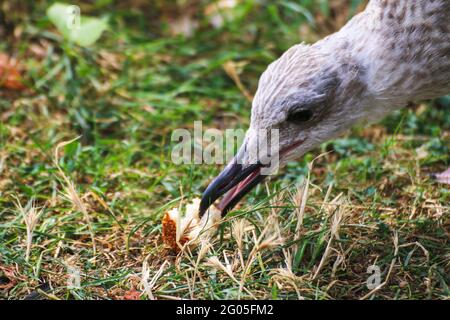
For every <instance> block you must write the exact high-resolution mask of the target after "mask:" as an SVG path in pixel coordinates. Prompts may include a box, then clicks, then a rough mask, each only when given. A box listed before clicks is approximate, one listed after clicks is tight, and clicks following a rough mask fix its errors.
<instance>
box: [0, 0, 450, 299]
mask: <svg viewBox="0 0 450 320" xmlns="http://www.w3.org/2000/svg"><path fill="white" fill-rule="evenodd" d="M366 3H367V1H363V0H329V1H328V0H291V1H289V0H271V1H269V0H217V1H214V0H210V1H202V0H178V1H176V0H171V1H162V0H154V1H144V0H123V1H113V0H96V1H94V0H92V1H72V2H70V3H69V2H67V3H65V4H61V3H59V4H58V3H56V2H55V1H46V0H38V1H31V0H30V1H24V0H2V1H1V2H0V118H1V121H0V225H1V227H0V285H3V286H6V288H7V289H3V290H2V289H1V288H0V297H3V298H6V297H7V298H14V297H15V298H17V297H19V298H20V297H24V296H25V295H27V294H30V293H31V292H33V290H34V289H35V288H45V289H46V290H50V289H49V288H50V287H49V286H48V284H51V285H52V287H53V288H54V290H53V289H52V290H53V291H51V292H52V294H54V295H56V296H58V297H62V298H68V297H71V298H97V297H103V298H105V297H107V298H124V297H126V294H127V292H128V293H129V291H127V290H131V289H130V288H134V287H133V286H134V285H136V282H135V281H134V280H133V279H134V278H133V277H131V278H130V277H129V275H130V274H134V273H138V272H139V270H140V268H141V266H142V261H143V258H144V257H152V259H153V260H152V262H151V263H150V267H151V268H153V269H155V270H158V268H159V266H160V265H161V263H162V260H161V257H162V256H164V255H162V254H161V252H163V249H162V245H161V241H160V231H161V230H160V219H161V216H162V214H163V212H164V211H165V210H166V209H167V208H168V207H170V206H173V205H175V204H177V203H178V202H179V200H180V199H181V198H182V197H185V198H192V197H194V196H199V195H200V194H201V192H202V191H203V189H204V187H205V186H206V185H207V184H208V183H209V182H210V180H211V179H212V178H213V177H214V176H215V175H216V174H217V173H218V172H219V170H220V169H221V167H220V166H217V165H201V166H199V165H183V166H176V165H174V164H173V163H172V162H171V160H170V152H171V148H172V143H171V141H170V135H171V133H172V131H173V130H174V129H178V128H187V129H193V124H194V121H198V120H201V121H203V126H204V128H203V129H207V128H217V129H220V130H224V129H227V128H242V129H247V128H248V124H249V117H250V107H251V99H252V95H253V94H254V92H255V90H256V88H257V83H258V79H259V76H260V75H261V73H262V72H263V71H264V70H265V68H266V67H267V65H268V64H269V63H270V62H272V61H273V60H275V59H276V58H277V57H279V56H280V55H281V54H282V53H283V52H284V51H285V50H286V49H287V48H289V47H290V46H292V45H294V44H296V43H299V42H306V43H312V42H315V41H317V40H318V39H321V38H322V37H324V36H326V35H328V34H330V33H332V32H335V31H337V30H339V28H340V27H342V26H343V25H344V24H345V23H346V22H347V21H348V20H349V19H350V18H351V17H352V16H353V15H355V14H357V13H358V12H360V11H361V10H363V9H364V7H365V5H366ZM70 4H71V5H77V6H79V7H80V10H81V20H80V26H81V30H82V31H83V32H81V33H80V34H78V35H77V34H73V33H71V32H70V30H69V29H68V27H67V24H66V20H67V19H66V18H67V11H66V8H67V5H70ZM449 106H450V99H449V98H448V97H443V98H441V99H437V100H435V101H428V102H423V103H418V104H416V105H413V106H411V107H409V108H406V109H404V110H401V111H399V112H396V113H394V114H392V115H391V116H389V117H388V118H387V119H385V120H384V121H383V122H382V123H380V124H376V125H372V126H370V127H358V128H354V129H352V131H351V132H349V133H348V134H347V135H345V136H344V137H342V138H339V139H336V140H334V141H330V142H327V143H325V144H324V145H323V146H321V147H320V148H318V150H314V152H312V153H310V154H307V155H306V156H305V157H304V158H303V159H302V160H300V161H299V162H295V163H292V164H290V165H289V166H288V167H287V168H285V169H284V170H283V171H282V172H281V175H280V176H279V177H278V179H274V181H273V182H272V183H271V184H269V185H267V186H263V185H261V186H260V187H258V188H257V189H256V190H255V191H254V192H252V194H250V195H249V196H248V197H247V198H246V199H245V200H244V201H243V203H242V207H240V208H244V209H248V210H247V211H239V212H240V213H239V214H240V217H243V219H244V218H245V219H248V220H249V221H251V223H252V225H254V226H255V228H256V233H257V234H259V232H260V229H259V228H263V227H264V225H267V223H266V222H267V221H266V218H267V216H268V214H269V212H271V211H270V210H269V208H270V203H269V201H270V199H269V198H268V197H267V192H268V191H269V190H270V192H274V193H277V192H279V191H280V190H284V189H285V188H289V187H292V186H294V189H295V188H296V187H297V186H299V185H302V183H304V181H305V179H306V177H307V176H308V170H307V163H308V162H309V161H311V160H312V159H313V158H314V157H315V156H317V155H318V154H319V153H321V152H325V151H333V152H331V153H329V154H327V155H326V156H324V157H322V158H320V159H318V160H317V161H316V162H315V165H314V168H313V171H312V172H311V177H310V182H311V190H312V191H311V194H310V196H309V200H308V206H307V209H306V215H307V218H306V219H305V222H304V224H305V231H304V232H305V234H304V235H305V237H303V238H302V240H301V241H302V242H299V243H298V245H299V248H301V250H300V249H299V251H297V255H296V260H295V263H293V266H292V268H293V269H292V270H293V271H292V272H294V273H295V275H298V276H299V277H303V276H305V277H309V275H310V274H311V272H315V271H314V268H315V266H316V265H318V264H319V262H320V259H321V257H322V253H323V252H324V250H325V246H326V241H325V240H326V239H327V238H326V237H327V235H328V233H327V232H328V225H327V223H328V220H327V219H328V218H327V217H328V216H326V215H325V216H324V213H323V211H322V203H323V201H324V200H323V198H324V195H325V193H326V191H327V190H328V188H331V187H330V186H332V188H331V189H330V190H331V191H330V199H333V198H334V197H335V196H338V195H340V194H343V195H345V197H346V199H347V200H346V201H348V204H349V205H348V208H349V209H348V210H350V217H351V218H349V219H350V220H351V222H348V227H347V228H344V231H343V235H341V237H342V241H341V242H340V243H339V245H340V246H341V247H340V248H341V251H339V252H341V253H342V254H341V256H346V255H347V254H348V256H346V259H348V260H346V261H347V263H348V266H349V267H348V268H347V267H346V266H345V264H344V265H340V264H339V263H340V262H339V263H337V262H336V265H335V266H333V265H332V264H330V265H327V264H326V265H325V266H324V269H323V272H322V273H321V274H320V276H319V277H318V279H319V280H317V281H316V282H311V281H309V280H308V281H307V282H305V283H303V282H302V281H303V280H298V279H297V278H295V276H293V277H294V278H295V279H297V280H298V281H300V282H297V285H298V286H300V287H301V288H303V289H304V291H302V294H303V295H305V296H307V297H310V298H355V297H360V296H362V295H363V294H364V290H365V289H364V288H363V287H361V285H360V284H361V283H364V282H365V280H366V267H367V265H368V264H369V263H371V262H373V261H377V263H379V264H380V266H381V267H382V269H383V270H385V269H387V268H388V267H389V265H390V263H391V257H392V255H393V254H394V253H393V252H394V251H393V250H394V249H393V247H392V230H393V229H394V228H400V227H401V230H402V232H400V235H399V237H400V242H401V243H410V242H411V243H415V242H416V241H419V242H420V243H421V245H423V247H424V248H426V250H428V251H426V250H425V251H426V252H427V254H426V255H423V254H420V252H421V250H417V251H415V252H416V253H414V251H412V253H411V251H407V250H406V248H405V249H401V250H400V256H401V257H403V258H405V261H406V262H405V263H404V264H403V265H402V267H401V270H398V272H396V274H395V276H393V277H394V280H393V284H392V285H388V286H386V287H385V288H383V290H380V293H379V294H380V295H381V297H383V298H425V297H427V298H442V297H445V296H446V297H447V298H448V286H447V285H446V280H445V266H446V262H445V261H446V258H445V250H446V248H448V244H447V241H448V238H447V236H446V234H447V235H448V229H447V228H448V218H447V219H446V218H445V217H446V216H447V217H448V212H449V207H448V204H449V202H450V192H449V190H448V188H445V187H444V186H443V185H438V184H435V183H434V182H433V181H431V180H430V179H429V174H430V173H433V172H441V171H443V170H444V169H445V168H446V167H447V166H448V165H449V158H448V155H449V154H450V152H449V147H450V111H449ZM76 137H80V138H79V139H78V140H76V141H73V142H72V143H70V144H65V145H62V146H61V148H59V149H58V150H56V151H57V152H56V155H55V149H56V147H57V146H58V144H59V143H61V142H63V141H69V140H72V139H74V138H76ZM196 143H201V142H198V141H196ZM68 181H69V182H70V183H69V182H68ZM80 199H81V200H80ZM291 200H292V197H290V196H288V197H287V198H285V200H284V202H283V204H282V205H280V206H279V207H278V208H279V209H277V210H279V213H280V217H285V218H282V219H281V220H280V221H281V222H282V224H283V225H282V229H283V234H284V235H286V238H288V239H289V237H290V235H291V233H290V232H291V231H292V232H294V231H295V229H296V226H295V221H296V217H295V210H294V209H293V208H295V203H294V206H293V205H292V203H291V202H290V201H291ZM19 203H20V204H21V205H22V209H23V208H26V207H27V204H28V205H29V206H30V207H33V206H35V207H45V210H44V213H43V215H42V217H41V218H40V220H38V221H37V222H36V232H35V237H34V240H33V243H36V244H39V245H33V247H32V249H31V251H30V252H29V253H28V254H27V253H26V249H27V246H26V241H25V239H26V235H27V233H26V228H27V226H26V224H25V222H24V220H23V219H22V215H21V214H20V212H22V211H23V210H22V209H20V206H19V205H18V204H19ZM30 203H31V204H30ZM80 203H81V206H80ZM257 205H260V207H259V208H260V209H258V210H259V211H258V213H257V214H256V213H254V212H253V211H255V210H253V209H252V208H254V206H257ZM261 206H262V208H263V209H261ZM249 207H250V209H249ZM21 210H22V211H21ZM252 210H253V211H252ZM292 215H294V216H292ZM361 225H367V226H368V227H367V228H365V229H357V227H354V228H355V229H352V228H353V227H350V226H361ZM229 227H230V223H229V222H226V223H224V224H223V228H222V229H221V238H220V239H221V240H220V243H219V244H218V245H217V246H216V247H215V249H216V250H218V251H217V252H219V256H220V254H221V253H222V250H224V251H225V250H231V251H232V250H235V248H236V244H235V243H234V242H233V240H229V241H227V242H222V240H223V235H224V234H227V232H228V231H227V230H229ZM361 230H362V231H361ZM446 230H447V231H446ZM302 232H303V231H302ZM94 238H95V239H96V240H95V241H91V240H93V239H94ZM90 239H91V240H90ZM350 240H351V241H350ZM299 241H300V240H299ZM95 244H97V246H95ZM292 245H295V246H296V245H297V244H296V243H295V244H292V243H288V244H286V246H285V247H284V248H283V250H284V249H286V248H290V246H292ZM324 245H325V246H324ZM125 248H126V252H124V250H125ZM414 248H415V247H414ZM409 249H411V247H408V250H409ZM414 250H415V249H414ZM249 251H251V247H250V249H249ZM269 251H270V252H269V253H268V254H265V253H261V254H262V255H261V259H262V260H263V261H264V262H265V263H267V264H266V267H267V268H268V269H267V270H265V269H264V270H262V269H261V270H259V271H257V272H256V271H255V272H254V273H251V272H249V274H252V276H249V277H248V279H247V281H249V282H250V284H249V286H251V288H253V289H254V290H255V291H252V292H254V294H255V295H256V296H257V297H259V298H268V297H272V298H277V297H281V298H292V297H294V298H297V297H298V296H297V293H296V291H295V290H296V289H295V290H294V289H293V288H292V287H289V285H286V286H285V287H284V289H283V288H282V286H281V287H276V288H275V287H273V286H272V285H273V282H272V278H271V277H272V276H269V274H268V273H269V271H270V270H271V268H277V267H278V266H279V264H280V263H281V262H280V261H283V258H280V259H281V260H280V259H278V257H279V255H281V249H280V248H276V249H273V250H269ZM344 251H345V253H344ZM336 252H337V251H336ZM418 252H419V253H418ZM428 252H429V254H430V255H428ZM413 253H414V255H413ZM334 254H335V252H333V253H332V254H331V255H332V256H333V255H334ZM336 255H337V256H339V254H336ZM74 256H76V259H77V261H78V262H77V263H78V266H80V268H82V270H84V271H83V272H85V277H86V278H85V280H86V283H85V285H84V287H83V289H82V290H67V288H66V287H65V278H64V277H61V276H60V274H61V272H62V271H61V270H64V269H65V267H66V264H65V263H66V261H67V259H69V258H70V259H72V258H73V257H74ZM430 256H431V258H430ZM25 257H27V258H25ZM111 257H113V258H111ZM93 259H94V260H95V259H96V260H95V261H96V262H95V263H94V262H93V261H94V260H93ZM266 259H267V260H266ZM339 259H340V258H339ZM71 261H72V260H71ZM333 261H334V260H333ZM336 261H338V258H336ZM339 261H341V262H342V261H343V260H339ZM183 263H184V262H183ZM408 263H409V264H408ZM171 268H172V267H171ZM180 268H181V269H182V267H180V266H179V265H178V266H177V267H176V268H175V267H173V268H172V269H170V271H168V274H167V275H165V276H164V277H163V278H162V280H161V288H162V289H161V290H162V291H161V292H162V293H161V294H162V295H173V296H176V297H183V298H185V297H192V296H195V297H199V298H205V297H208V298H230V297H231V298H234V297H236V295H235V291H233V290H234V289H233V286H235V284H234V283H233V281H230V280H229V279H225V278H223V279H222V278H220V277H219V276H218V278H215V276H214V277H213V276H211V278H208V277H209V273H208V272H209V271H205V274H204V276H205V277H206V278H205V279H207V281H209V283H208V285H210V286H211V288H209V287H208V288H209V289H208V288H207V289H205V290H203V289H200V290H199V291H196V292H195V294H193V293H192V292H190V291H189V288H187V287H186V286H185V283H186V281H185V278H184V274H183V273H180V272H181V271H180V270H181V269H180ZM346 268H347V269H346ZM153 269H152V270H153ZM200 270H203V269H202V268H200ZM205 270H209V269H207V268H206V269H205ZM266 271H267V272H266ZM252 272H253V271H252ZM270 272H271V271H270ZM253 275H254V277H253ZM294 278H293V279H294ZM283 279H284V278H283ZM299 279H300V278H299ZM302 279H306V278H302ZM308 279H309V278H308ZM297 280H295V281H297ZM335 280H337V281H335ZM2 281H3V282H2ZM83 281H84V280H83ZM280 281H281V280H280ZM170 283H176V284H177V285H178V287H176V288H168V287H169V285H168V284H170ZM331 283H332V284H331ZM9 284H12V285H11V286H9ZM329 284H330V286H329V287H328V285H329ZM400 284H401V286H400ZM8 286H9V287H8ZM274 288H275V289H274ZM277 288H278V289H277ZM296 288H297V287H296ZM253 289H252V290H253ZM303 289H302V290H303ZM138 296H139V295H138Z"/></svg>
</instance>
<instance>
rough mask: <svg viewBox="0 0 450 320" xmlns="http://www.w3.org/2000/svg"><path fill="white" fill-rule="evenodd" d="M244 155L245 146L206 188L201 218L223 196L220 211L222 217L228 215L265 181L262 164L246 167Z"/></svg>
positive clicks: (201, 204)
mask: <svg viewBox="0 0 450 320" xmlns="http://www.w3.org/2000/svg"><path fill="white" fill-rule="evenodd" d="M244 154H245V145H243V146H242V147H241V148H240V150H239V151H238V153H237V154H236V156H235V157H234V158H233V160H232V161H231V162H230V163H229V164H228V165H227V166H226V167H225V168H224V169H223V171H222V172H221V173H220V174H219V175H218V176H217V177H216V178H215V179H214V180H213V181H212V182H211V184H210V185H209V186H208V187H207V188H206V190H205V192H204V193H203V195H202V200H201V202H200V217H202V216H203V214H204V213H205V212H206V210H207V209H208V208H209V206H210V205H211V204H212V203H214V201H216V200H217V199H218V198H219V197H221V196H222V195H225V196H224V197H223V199H222V200H221V201H220V202H219V205H218V209H219V210H220V211H221V212H222V216H224V215H226V214H227V213H228V212H229V211H230V210H231V209H233V207H234V206H235V205H236V204H237V203H238V202H239V200H241V199H242V197H244V196H245V195H246V194H247V193H248V192H249V191H250V190H251V189H252V188H253V187H255V186H256V185H257V184H258V183H260V182H261V181H263V180H264V178H265V176H264V175H261V172H260V171H261V168H262V165H261V164H260V163H257V164H251V165H248V166H246V167H244V166H243V165H242V159H243V156H244Z"/></svg>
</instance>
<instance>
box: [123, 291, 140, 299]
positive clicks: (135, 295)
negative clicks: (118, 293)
mask: <svg viewBox="0 0 450 320" xmlns="http://www.w3.org/2000/svg"><path fill="white" fill-rule="evenodd" d="M140 297H141V293H140V292H139V291H137V290H136V289H135V288H131V289H130V290H128V291H126V292H125V294H124V296H123V300H140Z"/></svg>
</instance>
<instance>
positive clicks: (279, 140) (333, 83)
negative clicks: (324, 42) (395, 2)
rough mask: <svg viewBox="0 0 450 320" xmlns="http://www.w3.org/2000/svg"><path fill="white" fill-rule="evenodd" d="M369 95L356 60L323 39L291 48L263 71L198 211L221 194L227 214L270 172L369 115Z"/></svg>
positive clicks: (220, 205)
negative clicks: (241, 128) (241, 133)
mask: <svg viewBox="0 0 450 320" xmlns="http://www.w3.org/2000/svg"><path fill="white" fill-rule="evenodd" d="M367 99H368V98H367V94H366V89H365V85H364V72H363V70H362V68H361V67H359V66H358V65H357V64H356V63H354V62H352V61H351V60H349V59H345V57H340V56H338V55H337V54H335V53H329V54H327V53H326V51H325V50H323V48H321V46H320V43H316V44H315V45H312V46H307V45H303V44H300V45H296V46H294V47H292V48H290V49H289V50H288V51H286V52H285V53H284V54H283V55H282V56H281V57H280V58H279V59H278V60H276V61H274V62H273V63H272V64H270V65H269V67H268V68H267V70H266V71H265V72H264V73H263V74H262V76H261V78H260V80H259V84H258V89H257V92H256V94H255V97H254V100H253V103H252V112H251V122H250V128H249V130H248V131H247V133H246V136H245V139H244V141H243V144H242V146H241V147H240V149H239V151H238V152H237V154H236V156H235V157H234V159H233V160H232V161H231V162H230V163H229V164H228V165H227V166H226V167H225V168H224V169H223V171H222V172H221V173H220V174H219V175H218V176H217V177H216V178H215V179H214V180H213V181H212V182H211V184H210V185H209V186H208V187H207V189H206V190H205V192H204V193H203V196H202V201H201V205H200V214H201V215H203V214H204V213H205V212H206V210H207V209H208V207H209V206H210V205H211V204H212V203H213V202H214V201H216V200H217V199H218V198H219V197H221V196H224V197H223V199H222V200H221V201H220V202H219V205H218V208H219V209H220V210H222V215H224V214H226V213H227V212H228V211H229V210H231V209H232V208H233V207H234V206H235V205H236V204H237V203H238V201H239V200H240V199H241V198H242V197H243V196H244V195H245V194H247V193H248V192H249V191H250V190H251V189H252V188H253V187H254V186H256V185H257V184H258V183H260V182H261V181H263V180H264V178H265V177H266V176H267V175H268V174H269V173H271V172H273V171H275V170H276V169H277V168H278V167H281V166H283V165H285V164H286V163H287V162H288V161H292V160H295V159H298V158H299V157H301V156H302V155H304V154H305V153H306V152H307V151H309V150H311V149H313V148H314V147H316V146H318V145H320V144H321V143H322V142H325V141H327V140H329V139H331V138H333V137H336V136H337V135H339V134H341V133H342V132H343V131H345V130H346V129H348V128H349V127H350V126H351V125H352V124H353V123H354V122H356V121H357V120H359V119H360V118H363V117H365V116H366V115H367V112H363V110H364V108H362V107H361V105H362V101H367ZM366 104H367V103H366ZM274 137H276V139H274ZM268 168H270V170H265V169H268ZM272 169H275V170H272ZM264 171H265V172H264Z"/></svg>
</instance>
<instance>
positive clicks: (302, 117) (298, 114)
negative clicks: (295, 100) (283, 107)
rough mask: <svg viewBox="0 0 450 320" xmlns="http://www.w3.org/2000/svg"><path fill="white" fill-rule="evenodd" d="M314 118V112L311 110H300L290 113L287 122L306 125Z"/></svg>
mask: <svg viewBox="0 0 450 320" xmlns="http://www.w3.org/2000/svg"><path fill="white" fill-rule="evenodd" d="M312 117H313V112H312V111H311V110H307V109H306V110H298V111H294V112H291V113H289V115H288V117H287V121H289V122H293V123H304V122H307V121H309V120H311V119H312Z"/></svg>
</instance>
